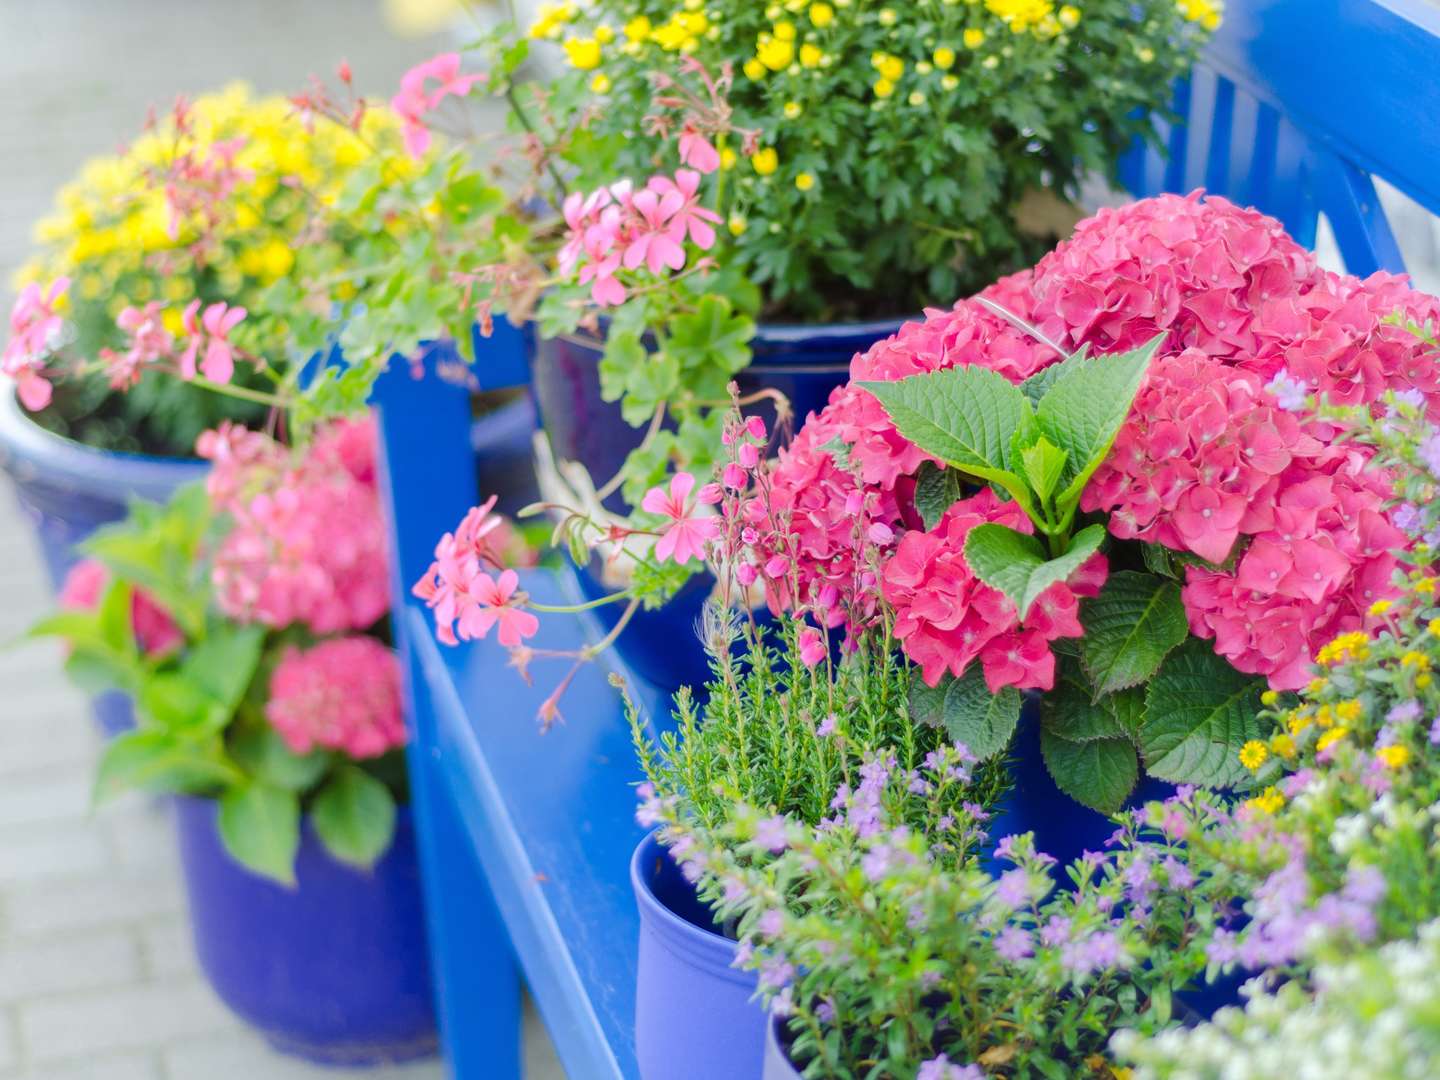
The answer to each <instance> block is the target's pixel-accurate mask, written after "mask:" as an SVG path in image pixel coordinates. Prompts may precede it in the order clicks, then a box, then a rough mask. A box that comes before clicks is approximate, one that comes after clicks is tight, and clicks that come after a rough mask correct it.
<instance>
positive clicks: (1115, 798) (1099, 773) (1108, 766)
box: [1040, 727, 1140, 814]
mask: <svg viewBox="0 0 1440 1080" xmlns="http://www.w3.org/2000/svg"><path fill="white" fill-rule="evenodd" d="M1040 753H1041V756H1042V757H1044V759H1045V768H1046V769H1048V770H1049V772H1050V776H1051V777H1052V778H1053V779H1054V781H1055V786H1056V787H1058V788H1059V789H1060V790H1061V791H1063V792H1065V794H1066V795H1069V796H1070V797H1071V798H1072V799H1074V800H1075V801H1076V802H1080V803H1084V804H1085V805H1086V806H1089V807H1091V808H1093V809H1095V810H1099V811H1100V812H1101V813H1102V814H1113V813H1115V812H1116V811H1118V810H1119V809H1120V807H1121V806H1123V805H1124V803H1125V799H1126V798H1127V797H1128V796H1129V795H1130V792H1131V791H1133V790H1134V788H1135V781H1136V780H1137V779H1139V776H1140V763H1139V761H1138V760H1137V759H1136V757H1135V747H1134V745H1133V744H1132V743H1131V742H1130V740H1129V739H1127V738H1124V737H1118V736H1117V737H1111V738H1100V739H1089V740H1087V741H1085V742H1072V741H1070V740H1069V739H1065V738H1061V737H1060V736H1059V735H1056V734H1055V732H1054V730H1053V729H1052V728H1049V727H1045V728H1042V729H1041V731H1040Z"/></svg>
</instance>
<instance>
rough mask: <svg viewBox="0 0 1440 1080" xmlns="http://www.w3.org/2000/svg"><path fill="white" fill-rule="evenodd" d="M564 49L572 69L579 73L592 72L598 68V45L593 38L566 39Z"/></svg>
mask: <svg viewBox="0 0 1440 1080" xmlns="http://www.w3.org/2000/svg"><path fill="white" fill-rule="evenodd" d="M564 47H565V55H566V56H567V57H569V58H570V65H571V66H572V67H576V68H579V69H580V70H581V71H594V70H595V69H596V68H597V67H599V66H600V60H601V52H600V43H599V42H598V41H596V40H595V39H594V38H568V39H566V41H565V46H564Z"/></svg>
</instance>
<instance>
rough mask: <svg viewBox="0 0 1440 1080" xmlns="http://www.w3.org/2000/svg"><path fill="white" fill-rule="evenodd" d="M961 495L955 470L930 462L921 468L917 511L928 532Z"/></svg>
mask: <svg viewBox="0 0 1440 1080" xmlns="http://www.w3.org/2000/svg"><path fill="white" fill-rule="evenodd" d="M846 449H847V450H848V449H849V448H848V446H847V447H846ZM843 467H844V466H842V468H843ZM960 495H961V491H960V474H959V473H958V472H956V471H955V470H954V469H942V468H941V467H940V466H938V465H936V464H935V463H934V462H930V461H927V462H925V463H924V464H923V465H921V466H920V472H919V473H918V474H917V475H916V477H915V509H916V510H918V511H919V512H920V520H921V521H922V522H924V525H925V528H926V530H927V531H928V530H930V529H933V528H935V526H936V525H938V524H939V523H940V519H941V518H942V517H944V516H945V511H946V510H949V509H950V507H952V506H954V505H955V503H956V502H958V501H959V499H960Z"/></svg>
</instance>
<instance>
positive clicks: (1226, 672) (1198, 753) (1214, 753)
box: [1140, 638, 1265, 787]
mask: <svg viewBox="0 0 1440 1080" xmlns="http://www.w3.org/2000/svg"><path fill="white" fill-rule="evenodd" d="M1264 689H1265V682H1264V680H1263V679H1258V678H1256V677H1254V676H1253V675H1244V674H1242V673H1241V672H1238V671H1236V670H1235V669H1234V668H1233V667H1231V666H1230V665H1229V664H1228V663H1227V662H1226V661H1225V660H1224V659H1222V658H1221V657H1219V656H1216V655H1215V652H1214V650H1213V648H1212V647H1211V645H1210V643H1209V642H1206V641H1202V640H1200V639H1199V638H1192V639H1191V640H1189V641H1188V642H1186V643H1185V644H1184V645H1182V646H1180V648H1178V649H1176V650H1175V651H1174V652H1172V653H1171V654H1170V655H1169V656H1168V657H1167V658H1166V660H1165V662H1164V663H1163V664H1162V665H1161V666H1160V671H1159V672H1158V673H1157V674H1156V676H1155V677H1154V678H1153V679H1152V680H1150V686H1149V688H1148V689H1147V690H1146V692H1145V723H1144V725H1143V726H1142V727H1141V729H1140V749H1141V752H1142V753H1143V754H1144V755H1145V767H1146V768H1147V769H1148V770H1149V771H1150V773H1152V774H1153V775H1155V776H1158V777H1160V778H1161V779H1162V780H1172V781H1174V782H1176V783H1183V784H1205V785H1208V786H1211V787H1226V786H1228V785H1231V784H1235V783H1238V782H1239V781H1240V780H1243V779H1244V778H1245V777H1246V776H1247V775H1248V774H1247V773H1246V771H1245V767H1244V766H1243V765H1241V764H1240V758H1239V756H1238V755H1239V752H1240V747H1241V746H1243V745H1244V744H1245V742H1246V741H1247V740H1249V739H1253V738H1256V737H1258V735H1259V731H1260V725H1259V723H1258V722H1257V721H1256V719H1255V715H1256V712H1257V711H1258V710H1259V708H1260V694H1261V692H1262V691H1263V690H1264Z"/></svg>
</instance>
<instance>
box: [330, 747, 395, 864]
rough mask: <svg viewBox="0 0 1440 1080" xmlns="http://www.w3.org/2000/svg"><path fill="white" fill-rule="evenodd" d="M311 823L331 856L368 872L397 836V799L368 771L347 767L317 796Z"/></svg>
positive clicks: (356, 767)
mask: <svg viewBox="0 0 1440 1080" xmlns="http://www.w3.org/2000/svg"><path fill="white" fill-rule="evenodd" d="M311 819H312V820H313V821H314V823H315V831H316V832H317V833H318V834H319V835H320V839H321V841H322V842H323V843H324V844H325V847H326V848H327V849H328V850H329V851H330V854H332V855H334V856H335V857H336V858H337V859H339V860H340V861H341V862H346V863H350V864H351V865H352V866H358V867H360V868H362V869H366V870H368V869H369V868H370V867H372V866H374V865H375V861H376V860H377V859H379V858H380V856H381V855H383V854H385V851H386V849H388V848H389V847H390V840H391V838H392V837H393V836H394V835H395V799H394V798H393V797H392V796H391V794H390V789H389V788H387V787H386V786H385V785H384V784H382V783H381V782H380V781H379V780H376V779H375V778H374V777H373V776H371V775H370V774H369V773H367V772H366V771H365V770H364V769H362V768H360V767H359V766H357V765H345V766H342V767H341V768H339V769H337V770H336V771H335V775H334V776H333V777H332V778H331V779H330V781H329V783H327V784H326V785H325V786H324V787H322V788H321V789H320V792H319V794H317V795H316V796H315V803H314V805H313V806H312V808H311Z"/></svg>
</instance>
